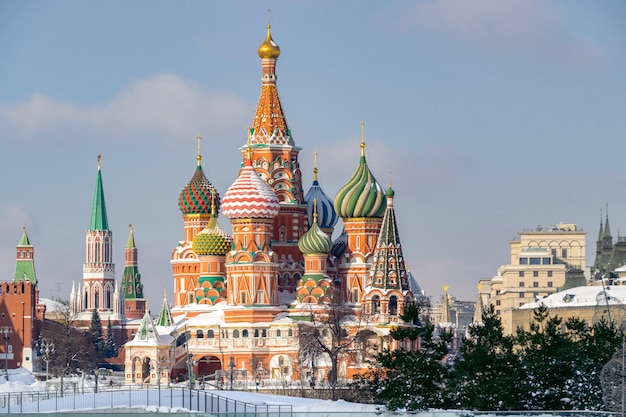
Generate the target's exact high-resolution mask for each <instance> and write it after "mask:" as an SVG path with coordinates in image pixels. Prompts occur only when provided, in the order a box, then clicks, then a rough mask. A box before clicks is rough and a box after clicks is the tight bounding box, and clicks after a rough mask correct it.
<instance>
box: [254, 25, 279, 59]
mask: <svg viewBox="0 0 626 417" xmlns="http://www.w3.org/2000/svg"><path fill="white" fill-rule="evenodd" d="M271 27H272V25H270V24H268V25H267V36H266V37H265V40H264V41H263V43H262V44H261V45H260V46H259V57H260V58H261V59H266V58H268V59H277V58H278V57H279V56H280V48H279V47H278V45H276V42H274V40H273V39H272V34H271V32H270V29H271Z"/></svg>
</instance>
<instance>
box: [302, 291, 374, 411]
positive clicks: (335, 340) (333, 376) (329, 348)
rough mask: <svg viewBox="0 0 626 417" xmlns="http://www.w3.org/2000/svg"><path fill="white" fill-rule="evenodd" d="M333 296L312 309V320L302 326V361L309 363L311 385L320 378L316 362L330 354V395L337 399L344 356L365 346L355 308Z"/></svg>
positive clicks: (347, 356) (346, 356) (352, 353)
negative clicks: (323, 303) (317, 373)
mask: <svg viewBox="0 0 626 417" xmlns="http://www.w3.org/2000/svg"><path fill="white" fill-rule="evenodd" d="M337 298H338V297H334V298H333V299H332V300H331V302H330V303H329V304H325V305H316V306H314V307H312V308H311V311H310V314H311V321H310V322H302V323H301V324H300V325H299V332H298V334H299V344H300V351H299V356H300V364H301V366H302V364H307V363H308V364H310V369H311V385H312V387H315V384H316V383H318V382H319V381H317V375H316V371H317V365H318V362H319V361H320V359H321V358H322V357H324V356H327V357H328V359H329V361H330V368H331V369H330V372H329V374H328V383H329V385H330V390H331V397H332V399H333V400H336V399H337V398H336V397H337V395H336V388H337V386H338V381H339V364H340V361H341V360H342V359H348V358H349V357H350V356H351V355H354V353H355V349H356V348H357V347H358V346H359V345H362V343H361V342H360V340H359V338H361V337H362V336H363V335H362V332H361V327H362V323H361V321H360V319H358V318H357V317H355V316H354V312H353V310H352V309H350V308H348V307H347V306H345V305H343V304H341V303H340V302H339V301H338V300H337Z"/></svg>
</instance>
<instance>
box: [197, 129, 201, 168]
mask: <svg viewBox="0 0 626 417" xmlns="http://www.w3.org/2000/svg"><path fill="white" fill-rule="evenodd" d="M196 139H197V140H198V156H196V159H197V160H198V166H200V161H202V155H200V141H201V140H202V136H200V134H198V135H197V136H196Z"/></svg>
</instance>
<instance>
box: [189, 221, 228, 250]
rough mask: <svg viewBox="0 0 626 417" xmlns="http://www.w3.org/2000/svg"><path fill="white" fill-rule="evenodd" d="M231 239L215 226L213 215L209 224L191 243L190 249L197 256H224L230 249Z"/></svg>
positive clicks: (217, 225)
mask: <svg viewBox="0 0 626 417" xmlns="http://www.w3.org/2000/svg"><path fill="white" fill-rule="evenodd" d="M232 243H233V238H232V237H231V236H229V235H228V234H227V233H226V232H225V231H224V230H223V229H222V228H221V227H220V226H219V224H217V218H216V217H215V214H213V216H212V217H211V220H210V221H209V224H207V226H206V227H205V228H204V229H203V230H202V231H201V232H200V233H198V234H197V235H196V236H195V237H194V238H193V241H192V242H191V249H192V250H193V251H194V253H195V254H196V255H198V256H202V255H226V253H227V252H228V251H229V250H230V249H231V247H232Z"/></svg>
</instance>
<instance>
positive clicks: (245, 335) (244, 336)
mask: <svg viewBox="0 0 626 417" xmlns="http://www.w3.org/2000/svg"><path fill="white" fill-rule="evenodd" d="M248 336H249V333H248V329H243V331H242V332H241V337H243V338H247V337H248Z"/></svg>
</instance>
